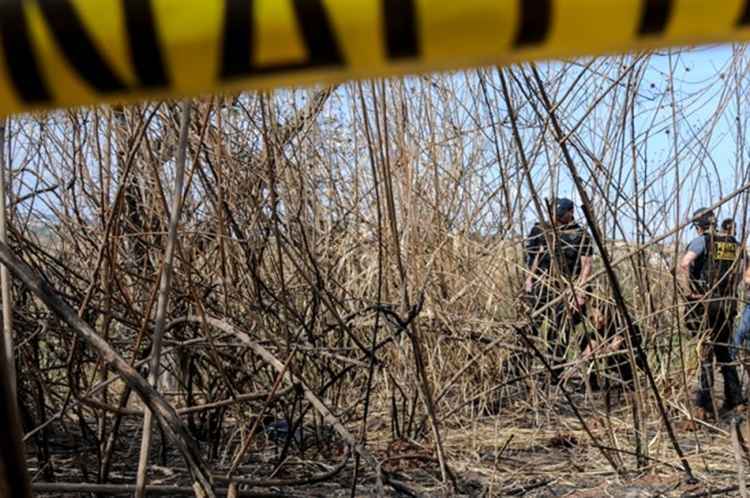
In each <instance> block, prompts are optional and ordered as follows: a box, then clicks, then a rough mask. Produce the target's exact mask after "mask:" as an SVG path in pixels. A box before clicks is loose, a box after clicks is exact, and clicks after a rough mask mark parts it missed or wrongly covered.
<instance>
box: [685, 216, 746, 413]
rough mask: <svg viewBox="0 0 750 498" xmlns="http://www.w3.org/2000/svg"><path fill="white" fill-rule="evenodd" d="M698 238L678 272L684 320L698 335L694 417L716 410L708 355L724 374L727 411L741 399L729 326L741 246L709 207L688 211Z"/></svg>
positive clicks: (734, 305)
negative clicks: (684, 301) (684, 298)
mask: <svg viewBox="0 0 750 498" xmlns="http://www.w3.org/2000/svg"><path fill="white" fill-rule="evenodd" d="M693 226H694V227H695V229H696V231H697V232H698V237H696V238H695V239H693V240H692V241H691V242H690V244H689V245H688V248H687V251H686V252H685V254H684V255H683V256H682V259H681V260H680V263H679V266H678V268H677V274H678V277H679V280H680V285H681V287H682V290H683V292H684V293H685V295H686V296H687V304H688V310H687V320H686V321H687V325H688V328H690V329H691V330H692V331H693V332H695V333H696V334H698V335H699V336H700V337H701V340H702V344H701V348H700V351H701V353H700V357H701V358H700V359H701V368H700V374H699V384H698V390H697V392H696V398H695V404H696V406H697V407H698V409H699V410H700V413H699V416H701V417H706V416H707V415H709V414H711V413H716V412H715V405H714V402H713V397H712V391H713V383H714V369H713V358H714V357H716V361H717V362H718V364H719V366H720V369H721V374H722V375H723V377H724V403H723V405H722V406H721V408H720V410H719V413H722V414H723V413H726V412H728V411H730V410H731V409H733V408H734V407H736V406H738V405H741V404H743V403H744V402H745V400H744V399H743V397H742V390H741V386H740V381H739V377H738V375H737V370H736V368H735V366H734V365H733V364H732V344H731V342H732V331H733V328H734V327H733V326H734V318H735V316H736V313H737V304H736V289H737V284H738V277H739V267H740V262H741V260H742V251H741V248H740V245H739V243H738V242H737V239H735V238H734V237H733V236H731V235H726V234H720V233H717V231H716V218H715V217H714V213H713V212H712V211H710V210H708V209H699V210H698V211H696V212H695V213H694V214H693Z"/></svg>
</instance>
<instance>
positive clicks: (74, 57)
mask: <svg viewBox="0 0 750 498" xmlns="http://www.w3.org/2000/svg"><path fill="white" fill-rule="evenodd" d="M39 8H40V9H41V11H42V14H43V15H44V19H45V21H46V23H47V25H48V26H49V28H50V30H51V31H52V34H53V36H54V37H55V40H56V41H57V44H58V45H59V47H60V49H61V50H62V52H63V54H65V58H66V59H68V62H69V63H70V64H71V65H72V66H73V67H74V68H75V70H76V71H77V72H78V74H79V75H80V76H81V77H82V78H83V79H84V80H86V81H87V82H88V83H89V84H90V85H91V86H93V87H94V88H95V89H96V90H98V91H99V92H101V93H114V92H121V91H123V90H125V89H126V85H125V83H124V82H123V81H122V80H121V79H120V78H119V77H118V76H117V75H116V74H115V72H114V71H113V70H112V68H110V67H109V66H108V65H107V63H106V62H105V61H104V59H103V58H102V56H101V54H100V53H99V51H98V50H97V49H96V45H95V44H94V42H93V40H92V39H91V36H89V34H88V33H87V32H86V28H84V26H83V23H82V22H81V19H80V18H79V16H78V14H77V13H76V11H75V8H74V7H73V5H72V4H71V3H70V0H43V1H40V2H39Z"/></svg>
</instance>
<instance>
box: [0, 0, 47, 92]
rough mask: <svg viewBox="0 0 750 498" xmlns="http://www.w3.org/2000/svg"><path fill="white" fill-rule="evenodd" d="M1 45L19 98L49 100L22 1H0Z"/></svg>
mask: <svg viewBox="0 0 750 498" xmlns="http://www.w3.org/2000/svg"><path fill="white" fill-rule="evenodd" d="M0 44H1V45H2V48H3V53H4V55H5V64H6V66H7V67H8V73H9V76H10V81H11V83H12V84H13V88H14V89H15V90H16V93H17V94H18V97H19V98H20V99H21V100H22V101H24V102H25V103H27V104H35V103H44V102H50V101H51V100H52V95H51V94H50V91H49V89H48V88H47V84H46V83H45V82H44V79H43V78H42V72H41V70H40V69H39V62H38V61H37V59H36V57H35V55H34V49H33V48H32V46H31V38H30V36H29V27H28V25H27V24H26V17H25V16H24V13H23V3H22V1H21V0H4V1H0Z"/></svg>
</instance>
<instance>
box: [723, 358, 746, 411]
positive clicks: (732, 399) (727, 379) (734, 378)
mask: <svg viewBox="0 0 750 498" xmlns="http://www.w3.org/2000/svg"><path fill="white" fill-rule="evenodd" d="M721 374H722V375H723V376H724V404H723V405H722V406H721V411H722V412H723V413H726V412H728V411H730V410H732V409H733V408H735V407H737V406H739V405H744V404H745V403H747V400H746V399H745V398H744V396H743V395H742V385H741V384H740V378H739V376H738V375H737V369H736V368H735V367H734V365H731V366H730V365H723V366H722V367H721Z"/></svg>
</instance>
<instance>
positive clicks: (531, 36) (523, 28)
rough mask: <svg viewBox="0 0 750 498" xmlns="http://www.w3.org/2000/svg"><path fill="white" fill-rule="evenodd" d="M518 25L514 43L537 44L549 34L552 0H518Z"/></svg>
mask: <svg viewBox="0 0 750 498" xmlns="http://www.w3.org/2000/svg"><path fill="white" fill-rule="evenodd" d="M518 5H519V7H520V9H521V19H520V25H519V27H518V33H517V34H516V39H515V42H514V45H515V46H516V47H522V46H524V45H537V44H539V43H542V42H543V41H544V40H545V39H546V38H547V35H548V34H549V28H550V24H551V23H552V0H518Z"/></svg>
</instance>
